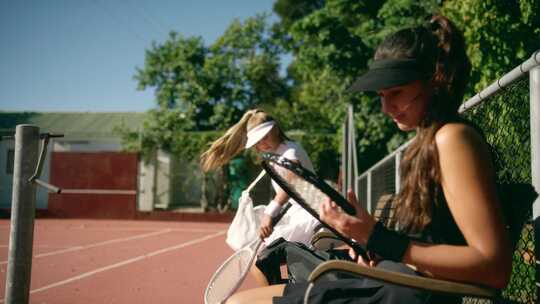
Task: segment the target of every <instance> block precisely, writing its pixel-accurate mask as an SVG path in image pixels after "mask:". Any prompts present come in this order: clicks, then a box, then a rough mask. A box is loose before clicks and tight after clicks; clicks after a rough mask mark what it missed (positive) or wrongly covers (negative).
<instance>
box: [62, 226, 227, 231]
mask: <svg viewBox="0 0 540 304" xmlns="http://www.w3.org/2000/svg"><path fill="white" fill-rule="evenodd" d="M74 228H75V229H84V230H88V231H103V230H105V231H148V230H150V231H152V230H155V228H112V229H110V228H99V227H96V228H88V227H70V229H74ZM167 229H169V230H171V231H177V232H218V231H223V229H219V228H216V229H207V228H167Z"/></svg>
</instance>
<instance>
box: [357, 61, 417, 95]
mask: <svg viewBox="0 0 540 304" xmlns="http://www.w3.org/2000/svg"><path fill="white" fill-rule="evenodd" d="M421 78H422V73H421V72H420V67H419V62H418V60H416V59H410V58H407V59H380V60H375V61H373V62H371V63H370V64H369V70H368V71H367V72H366V73H365V74H364V75H362V76H360V77H359V78H358V79H356V81H355V82H354V83H353V85H352V86H351V87H350V88H349V91H351V92H359V91H378V90H381V89H386V88H391V87H395V86H400V85H404V84H407V83H410V82H413V81H415V80H418V79H421Z"/></svg>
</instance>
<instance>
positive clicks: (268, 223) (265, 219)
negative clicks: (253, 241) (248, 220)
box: [259, 214, 274, 239]
mask: <svg viewBox="0 0 540 304" xmlns="http://www.w3.org/2000/svg"><path fill="white" fill-rule="evenodd" d="M273 230H274V228H273V227H272V217H271V216H270V215H268V214H263V216H262V218H261V227H260V229H259V236H260V237H261V239H265V238H267V237H269V236H270V234H272V231H273Z"/></svg>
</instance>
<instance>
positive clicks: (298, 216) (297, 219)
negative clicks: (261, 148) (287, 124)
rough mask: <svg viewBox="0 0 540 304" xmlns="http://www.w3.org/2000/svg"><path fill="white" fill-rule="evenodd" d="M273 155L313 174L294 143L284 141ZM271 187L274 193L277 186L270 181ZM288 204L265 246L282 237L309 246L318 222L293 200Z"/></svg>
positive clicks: (310, 166) (301, 150)
mask: <svg viewBox="0 0 540 304" xmlns="http://www.w3.org/2000/svg"><path fill="white" fill-rule="evenodd" d="M274 153H275V154H279V155H282V156H283V157H285V158H287V159H290V160H296V161H298V162H300V164H301V165H302V166H303V167H304V168H306V169H308V170H310V171H312V172H315V170H314V168H313V164H312V163H311V160H310V159H309V157H308V155H307V153H306V151H305V150H304V148H302V146H301V145H299V144H298V143H296V142H294V141H289V140H286V141H284V142H283V143H281V144H280V145H279V146H278V147H277V149H276V150H275V151H274ZM272 186H273V187H274V190H276V191H277V189H279V185H278V184H277V183H276V182H274V181H272ZM290 202H291V204H292V205H291V208H290V209H289V210H288V211H287V213H286V214H285V216H284V217H283V218H282V219H281V221H280V222H279V223H278V224H277V225H276V227H274V232H273V233H272V234H271V235H270V236H269V237H268V238H266V239H265V244H266V245H268V244H270V243H271V242H272V241H274V240H275V239H277V238H279V237H283V238H284V239H286V240H288V241H293V242H301V243H305V244H309V241H310V240H311V236H312V235H313V233H314V231H313V229H314V228H315V227H316V226H317V224H318V221H317V220H316V219H315V218H314V217H313V216H311V215H310V214H309V213H308V212H307V211H305V210H304V209H303V208H302V207H300V205H298V203H296V202H295V201H294V200H292V199H291V200H290Z"/></svg>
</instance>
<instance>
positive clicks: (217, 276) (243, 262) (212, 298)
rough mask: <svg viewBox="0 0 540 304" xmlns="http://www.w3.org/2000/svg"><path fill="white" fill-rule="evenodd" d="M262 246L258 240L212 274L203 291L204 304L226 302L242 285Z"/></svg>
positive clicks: (239, 251)
mask: <svg viewBox="0 0 540 304" xmlns="http://www.w3.org/2000/svg"><path fill="white" fill-rule="evenodd" d="M261 244H262V240H261V239H258V240H257V241H256V243H255V244H253V243H252V244H250V245H248V246H245V247H244V248H242V249H240V250H238V251H236V252H235V253H234V254H233V255H231V256H230V257H229V258H228V259H227V260H225V262H223V264H221V266H220V267H219V268H218V269H217V270H216V272H214V274H213V275H212V278H211V279H210V281H209V282H208V285H207V286H206V290H205V291H204V303H205V304H219V303H223V302H224V301H225V300H227V299H228V298H229V297H230V296H231V295H232V294H233V293H234V292H235V291H236V290H237V289H238V288H239V287H240V285H241V284H242V282H243V281H244V279H245V277H246V276H247V274H248V273H249V270H250V268H251V265H252V264H253V261H254V260H255V257H256V256H257V254H256V253H257V251H258V250H259V247H260V246H261Z"/></svg>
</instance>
